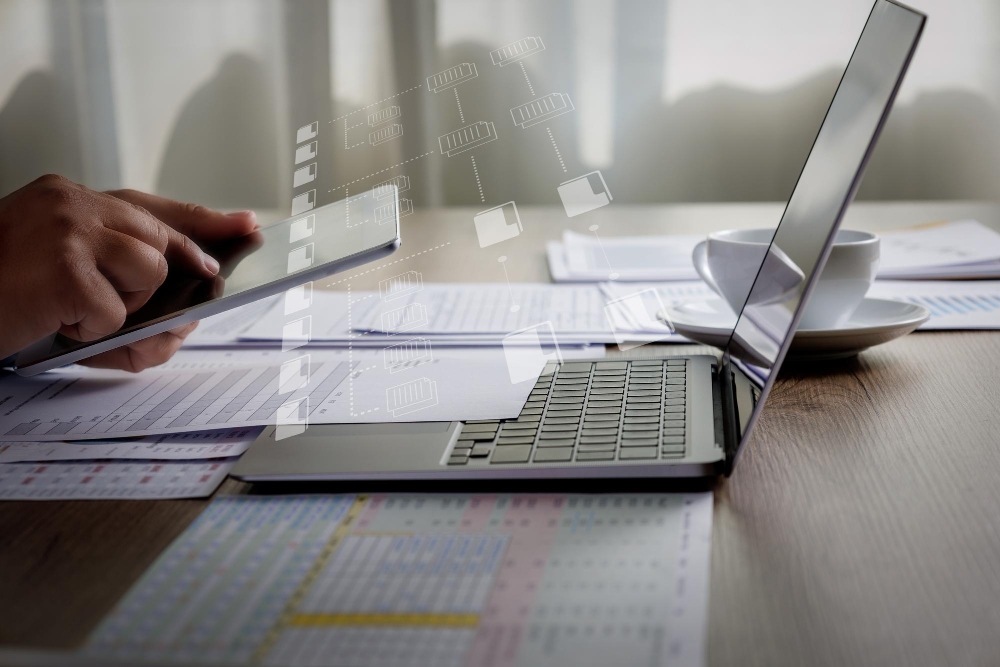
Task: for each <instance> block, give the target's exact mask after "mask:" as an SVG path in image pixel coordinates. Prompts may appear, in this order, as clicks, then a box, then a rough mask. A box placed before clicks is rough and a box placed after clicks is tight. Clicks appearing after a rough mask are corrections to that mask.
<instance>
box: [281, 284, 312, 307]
mask: <svg viewBox="0 0 1000 667" xmlns="http://www.w3.org/2000/svg"><path fill="white" fill-rule="evenodd" d="M312 302H313V284H312V283H306V284H305V285H299V286H298V287H293V288H292V289H290V290H288V291H287V292H285V315H291V314H292V313H298V312H300V311H303V310H305V309H306V308H308V307H309V306H311V305H312Z"/></svg>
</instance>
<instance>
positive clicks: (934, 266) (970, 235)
mask: <svg viewBox="0 0 1000 667" xmlns="http://www.w3.org/2000/svg"><path fill="white" fill-rule="evenodd" d="M881 237H882V242H881V256H880V261H879V271H878V277H879V278H882V279H891V278H895V279H933V278H953V279H954V278H997V277H1000V234H998V233H997V232H995V231H993V230H992V229H990V228H989V227H986V226H985V225H982V224H980V223H978V222H976V221H975V220H959V221H955V222H946V223H935V224H931V225H923V226H920V227H914V228H912V229H899V230H893V231H887V232H882V233H881Z"/></svg>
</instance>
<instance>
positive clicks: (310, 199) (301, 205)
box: [292, 190, 316, 215]
mask: <svg viewBox="0 0 1000 667" xmlns="http://www.w3.org/2000/svg"><path fill="white" fill-rule="evenodd" d="M315 206H316V191H315V190H310V191H309V192H303V193H302V194H300V195H299V196H298V197H295V198H294V199H292V215H298V214H299V213H305V212H306V211H311V210H313V208H314V207H315Z"/></svg>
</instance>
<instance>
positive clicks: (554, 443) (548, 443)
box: [538, 438, 576, 447]
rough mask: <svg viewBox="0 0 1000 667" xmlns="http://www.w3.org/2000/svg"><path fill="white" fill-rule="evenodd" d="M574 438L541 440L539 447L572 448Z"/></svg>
mask: <svg viewBox="0 0 1000 667" xmlns="http://www.w3.org/2000/svg"><path fill="white" fill-rule="evenodd" d="M575 442H576V440H575V439H574V438H556V439H554V440H539V441H538V447H572V446H573V444H574V443H575Z"/></svg>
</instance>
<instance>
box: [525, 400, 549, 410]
mask: <svg viewBox="0 0 1000 667" xmlns="http://www.w3.org/2000/svg"><path fill="white" fill-rule="evenodd" d="M544 407H545V401H527V402H526V403H525V404H524V407H522V408H521V409H522V410H535V409H539V408H544Z"/></svg>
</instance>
